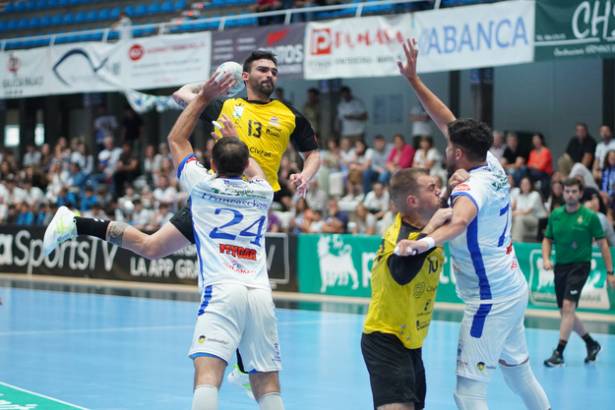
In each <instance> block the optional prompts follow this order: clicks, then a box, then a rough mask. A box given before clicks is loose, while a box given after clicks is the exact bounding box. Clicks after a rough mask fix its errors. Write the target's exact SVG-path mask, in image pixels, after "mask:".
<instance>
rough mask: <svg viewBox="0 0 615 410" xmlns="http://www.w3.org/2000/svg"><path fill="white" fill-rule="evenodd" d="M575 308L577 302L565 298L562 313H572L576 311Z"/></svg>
mask: <svg viewBox="0 0 615 410" xmlns="http://www.w3.org/2000/svg"><path fill="white" fill-rule="evenodd" d="M575 308H576V303H574V301H572V300H568V299H564V302H563V303H562V314H564V315H571V314H573V313H574V311H575Z"/></svg>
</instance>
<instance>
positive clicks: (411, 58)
mask: <svg viewBox="0 0 615 410" xmlns="http://www.w3.org/2000/svg"><path fill="white" fill-rule="evenodd" d="M403 47H404V54H405V55H406V61H405V63H403V62H401V61H398V62H397V67H398V68H399V73H400V74H401V75H403V76H404V77H406V78H407V79H408V81H412V80H414V79H416V61H417V56H418V54H419V50H418V48H417V47H416V38H412V39H409V38H408V39H406V41H404V44H403Z"/></svg>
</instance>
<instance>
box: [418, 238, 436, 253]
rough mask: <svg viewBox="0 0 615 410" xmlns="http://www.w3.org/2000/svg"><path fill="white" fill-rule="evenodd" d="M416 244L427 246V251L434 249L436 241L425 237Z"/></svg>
mask: <svg viewBox="0 0 615 410" xmlns="http://www.w3.org/2000/svg"><path fill="white" fill-rule="evenodd" d="M417 242H421V243H422V244H425V245H427V250H430V249H433V248H435V247H436V241H435V239H434V238H432V237H431V236H426V237H424V238H421V239H419V240H418V241H417Z"/></svg>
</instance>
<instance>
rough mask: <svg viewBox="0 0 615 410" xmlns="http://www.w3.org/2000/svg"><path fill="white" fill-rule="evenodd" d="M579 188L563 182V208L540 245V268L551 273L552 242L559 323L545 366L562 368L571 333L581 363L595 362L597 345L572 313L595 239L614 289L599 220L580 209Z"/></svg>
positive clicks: (576, 183) (551, 218)
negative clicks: (581, 347)
mask: <svg viewBox="0 0 615 410" xmlns="http://www.w3.org/2000/svg"><path fill="white" fill-rule="evenodd" d="M582 194H583V185H582V184H581V182H580V181H579V180H577V179H574V178H569V179H566V180H565V181H564V204H565V205H564V206H561V207H559V208H557V209H555V210H554V211H553V212H552V213H551V215H550V216H549V222H548V224H547V230H546V232H545V237H544V239H543V241H542V258H543V261H544V268H545V269H546V270H551V269H552V268H553V264H552V263H551V244H552V243H553V242H554V241H555V294H556V296H557V306H558V307H559V308H560V315H561V318H562V319H561V322H560V328H559V339H560V340H559V343H558V345H557V348H555V350H554V351H553V354H552V355H551V357H549V358H548V359H547V360H545V361H544V364H545V366H547V367H555V366H562V365H563V364H564V349H565V348H566V344H567V343H568V338H569V337H570V333H571V332H572V330H574V331H575V332H576V333H578V335H579V336H581V338H582V339H583V341H584V342H585V345H586V347H587V357H586V358H585V363H590V362H593V361H595V360H596V356H597V355H598V352H600V344H599V343H598V342H597V341H595V340H594V339H592V337H591V336H590V335H589V333H588V332H587V330H585V327H584V326H583V323H582V322H581V319H579V317H578V316H577V314H576V313H575V310H576V308H577V304H578V303H579V298H580V297H581V291H582V290H583V285H584V284H585V281H586V280H587V277H588V276H589V271H590V267H591V259H592V242H593V240H594V239H595V240H596V241H597V243H598V245H599V246H600V252H602V257H603V259H604V264H605V265H606V269H607V280H608V283H609V285H611V286H615V277H614V276H613V262H612V260H611V251H610V250H609V246H608V243H607V240H606V238H605V235H604V231H603V230H602V226H601V225H600V219H598V215H596V214H595V213H594V212H593V211H591V210H590V209H588V208H586V207H584V206H583V205H581V203H580V201H581V196H582Z"/></svg>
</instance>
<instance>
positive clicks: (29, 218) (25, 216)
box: [15, 202, 34, 225]
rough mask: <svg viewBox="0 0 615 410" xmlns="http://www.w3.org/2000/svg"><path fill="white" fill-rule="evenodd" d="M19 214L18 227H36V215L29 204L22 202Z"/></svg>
mask: <svg viewBox="0 0 615 410" xmlns="http://www.w3.org/2000/svg"><path fill="white" fill-rule="evenodd" d="M17 207H18V209H19V213H18V214H17V220H16V221H15V224H17V225H34V213H33V212H32V209H31V208H30V205H28V203H27V202H22V203H21V204H19V205H18V206H17Z"/></svg>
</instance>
